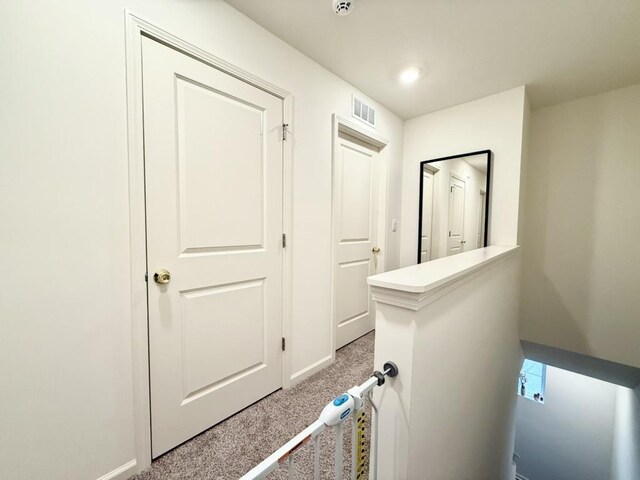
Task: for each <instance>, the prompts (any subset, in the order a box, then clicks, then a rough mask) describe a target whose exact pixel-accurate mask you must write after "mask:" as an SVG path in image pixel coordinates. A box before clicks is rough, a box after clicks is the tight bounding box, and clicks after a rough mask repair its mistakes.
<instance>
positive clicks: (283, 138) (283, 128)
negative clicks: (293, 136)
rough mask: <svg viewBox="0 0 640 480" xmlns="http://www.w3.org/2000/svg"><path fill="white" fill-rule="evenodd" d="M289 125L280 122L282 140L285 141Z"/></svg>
mask: <svg viewBox="0 0 640 480" xmlns="http://www.w3.org/2000/svg"><path fill="white" fill-rule="evenodd" d="M288 126H289V124H288V123H283V124H282V141H283V142H286V141H287V127H288Z"/></svg>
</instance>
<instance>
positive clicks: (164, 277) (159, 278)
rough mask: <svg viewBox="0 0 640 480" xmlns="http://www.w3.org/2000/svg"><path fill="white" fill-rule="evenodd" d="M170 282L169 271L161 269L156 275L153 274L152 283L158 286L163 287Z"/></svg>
mask: <svg viewBox="0 0 640 480" xmlns="http://www.w3.org/2000/svg"><path fill="white" fill-rule="evenodd" d="M170 280H171V274H170V273H169V270H165V269H164V268H161V269H160V270H158V271H157V272H156V273H154V274H153V281H154V282H156V283H159V284H160V285H164V284H165V283H169V281H170Z"/></svg>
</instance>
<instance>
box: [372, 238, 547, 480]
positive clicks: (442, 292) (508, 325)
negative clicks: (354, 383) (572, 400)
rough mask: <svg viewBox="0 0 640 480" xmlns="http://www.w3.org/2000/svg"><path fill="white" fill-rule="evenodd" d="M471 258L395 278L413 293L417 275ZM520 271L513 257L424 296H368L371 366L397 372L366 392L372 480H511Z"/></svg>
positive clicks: (435, 263) (403, 293)
mask: <svg viewBox="0 0 640 480" xmlns="http://www.w3.org/2000/svg"><path fill="white" fill-rule="evenodd" d="M474 253H480V252H479V251H478V252H465V253H462V254H459V255H456V256H453V257H447V258H442V259H438V260H435V261H433V262H429V263H427V264H423V265H420V266H416V267H408V268H407V270H406V271H403V270H400V271H396V272H394V278H396V279H398V278H402V275H403V274H406V275H407V277H408V278H410V279H411V281H410V282H408V283H409V284H411V285H412V286H413V287H416V285H418V284H419V281H418V279H419V272H422V273H423V274H424V277H426V278H434V277H435V275H434V274H432V273H431V272H437V271H439V269H441V268H442V267H441V266H442V265H444V264H448V265H455V264H459V262H463V259H464V258H465V256H469V255H473V254H474ZM444 262H447V263H444ZM519 265H520V260H519V258H518V255H517V253H512V254H511V255H509V256H508V257H505V258H503V259H499V260H497V261H496V262H495V263H493V264H490V265H488V266H484V267H480V268H481V269H480V270H477V271H475V272H474V273H472V274H470V275H468V276H465V275H463V276H462V277H459V278H460V280H459V283H455V284H454V285H452V284H448V283H446V282H445V283H444V285H445V286H444V287H442V284H441V283H438V285H440V287H438V288H434V289H433V290H428V291H427V292H426V293H414V294H412V293H409V292H406V291H399V292H395V290H394V291H391V290H389V291H388V292H384V291H383V290H384V289H380V290H381V291H376V290H374V298H376V295H378V302H377V304H376V309H377V310H376V311H377V318H376V350H375V367H376V368H378V369H380V368H382V365H383V363H384V362H385V361H387V360H392V361H394V362H396V363H397V365H398V368H399V374H398V377H397V378H394V379H390V380H389V381H388V382H387V383H385V385H384V387H383V388H381V389H376V390H375V392H374V395H375V396H374V398H375V400H376V401H377V402H378V405H379V410H380V416H379V432H378V433H379V435H378V462H379V470H378V478H380V479H385V480H386V479H394V480H404V479H410V480H449V479H480V478H482V479H490V480H512V479H513V478H514V475H513V472H512V470H511V469H512V462H511V459H512V454H513V438H514V427H515V420H514V418H515V408H516V395H515V385H516V381H517V378H518V371H519V368H520V364H521V362H522V356H521V355H522V352H521V349H520V343H519V340H518V292H519V288H520V287H519V277H520V271H519ZM414 268H415V269H418V268H419V269H420V270H419V271H418V270H416V271H413V270H410V269H414ZM398 288H399V287H398ZM416 288H417V287H416ZM394 292H395V293H394ZM414 309H417V311H415V310H414ZM545 480H547V479H545Z"/></svg>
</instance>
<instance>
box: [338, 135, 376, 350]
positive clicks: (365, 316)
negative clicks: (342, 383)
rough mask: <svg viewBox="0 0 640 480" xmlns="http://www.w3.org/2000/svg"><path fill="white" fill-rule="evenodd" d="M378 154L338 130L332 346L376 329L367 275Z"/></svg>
mask: <svg viewBox="0 0 640 480" xmlns="http://www.w3.org/2000/svg"><path fill="white" fill-rule="evenodd" d="M379 157H380V156H379V153H378V150H377V149H376V148H375V147H372V146H369V145H368V144H366V143H364V142H361V141H360V140H357V139H355V138H352V137H350V136H348V135H344V134H340V135H339V137H338V145H337V150H336V158H335V165H334V168H335V171H334V205H333V208H334V252H335V253H334V282H333V288H334V292H333V298H334V305H333V310H334V311H333V316H334V321H335V325H334V327H335V331H336V348H340V347H342V346H344V345H346V344H347V343H349V342H352V341H353V340H355V339H356V338H358V337H360V336H362V335H364V334H365V333H367V332H370V331H371V330H373V328H374V323H375V318H374V309H373V302H372V300H371V295H370V293H369V285H368V284H367V277H368V276H369V275H372V274H374V273H375V271H376V260H377V258H376V253H375V252H374V250H375V249H376V248H377V244H376V232H377V218H378V171H379V168H380V167H379Z"/></svg>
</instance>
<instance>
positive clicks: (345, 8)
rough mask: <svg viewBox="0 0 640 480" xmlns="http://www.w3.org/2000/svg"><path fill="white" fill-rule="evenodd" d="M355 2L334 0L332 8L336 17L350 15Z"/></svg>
mask: <svg viewBox="0 0 640 480" xmlns="http://www.w3.org/2000/svg"><path fill="white" fill-rule="evenodd" d="M353 4H354V2H353V0H332V1H331V6H332V7H333V11H334V12H335V14H336V15H341V16H344V15H349V14H350V13H351V11H352V10H353V7H354V5H353Z"/></svg>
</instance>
